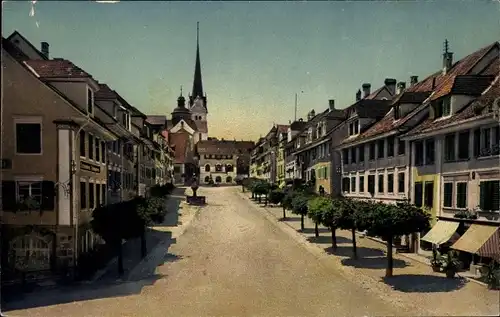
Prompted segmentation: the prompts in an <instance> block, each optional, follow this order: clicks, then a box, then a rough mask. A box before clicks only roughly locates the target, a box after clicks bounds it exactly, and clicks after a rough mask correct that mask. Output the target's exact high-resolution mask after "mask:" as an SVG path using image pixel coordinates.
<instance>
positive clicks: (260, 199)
mask: <svg viewBox="0 0 500 317" xmlns="http://www.w3.org/2000/svg"><path fill="white" fill-rule="evenodd" d="M261 202H262V197H261V196H260V195H259V204H260V203H261Z"/></svg>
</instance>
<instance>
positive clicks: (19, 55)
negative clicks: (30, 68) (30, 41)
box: [2, 37, 29, 62]
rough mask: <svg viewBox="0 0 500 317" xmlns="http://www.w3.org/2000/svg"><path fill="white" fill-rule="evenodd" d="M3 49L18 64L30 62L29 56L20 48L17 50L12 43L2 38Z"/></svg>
mask: <svg viewBox="0 0 500 317" xmlns="http://www.w3.org/2000/svg"><path fill="white" fill-rule="evenodd" d="M2 48H3V49H4V50H6V51H7V52H8V53H9V54H10V55H11V56H12V57H13V58H14V59H15V60H17V61H18V62H21V61H25V60H28V59H29V57H28V55H26V54H24V53H23V52H22V51H21V50H20V49H19V48H17V47H16V46H15V45H14V44H12V43H11V42H10V41H8V40H7V39H5V38H4V37H2Z"/></svg>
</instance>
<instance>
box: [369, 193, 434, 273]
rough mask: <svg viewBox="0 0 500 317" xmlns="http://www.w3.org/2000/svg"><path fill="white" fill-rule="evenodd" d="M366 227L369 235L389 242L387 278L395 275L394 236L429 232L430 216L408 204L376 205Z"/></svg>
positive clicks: (370, 213)
mask: <svg viewBox="0 0 500 317" xmlns="http://www.w3.org/2000/svg"><path fill="white" fill-rule="evenodd" d="M366 217H367V219H366V221H365V225H366V226H367V229H368V233H369V234H371V235H374V236H379V237H381V238H382V239H383V240H384V241H386V242H387V269H386V273H385V275H386V276H387V277H390V276H392V274H393V264H394V263H393V250H392V244H393V239H394V236H402V235H407V234H412V233H415V232H421V231H425V230H429V228H430V216H429V214H428V213H426V212H425V211H423V210H422V209H420V208H418V207H416V206H415V205H411V204H409V203H408V202H405V203H401V204H398V205H392V204H383V203H375V204H373V209H372V211H371V212H369V213H368V214H367V215H366Z"/></svg>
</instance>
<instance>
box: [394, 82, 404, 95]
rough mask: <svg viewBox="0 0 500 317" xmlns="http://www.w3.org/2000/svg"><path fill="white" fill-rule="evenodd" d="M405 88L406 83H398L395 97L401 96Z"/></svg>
mask: <svg viewBox="0 0 500 317" xmlns="http://www.w3.org/2000/svg"><path fill="white" fill-rule="evenodd" d="M405 88H406V83H405V82H404V81H400V82H399V83H398V87H397V89H396V94H397V95H400V94H402V93H403V91H404V90H405Z"/></svg>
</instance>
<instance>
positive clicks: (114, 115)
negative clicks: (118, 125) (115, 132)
mask: <svg viewBox="0 0 500 317" xmlns="http://www.w3.org/2000/svg"><path fill="white" fill-rule="evenodd" d="M117 116H118V107H117V106H116V105H113V118H115V119H116V117H117Z"/></svg>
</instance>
